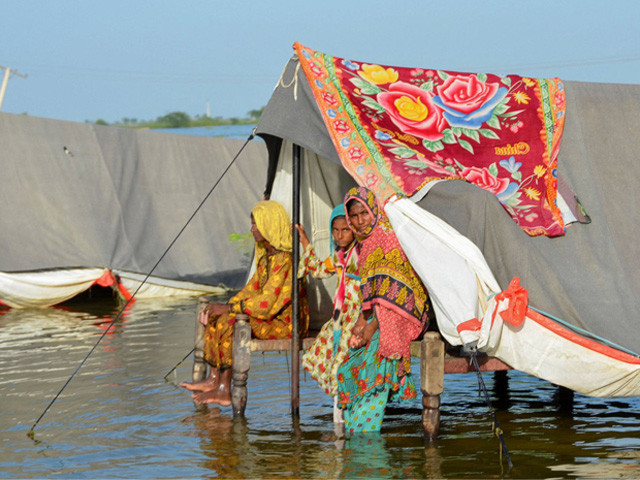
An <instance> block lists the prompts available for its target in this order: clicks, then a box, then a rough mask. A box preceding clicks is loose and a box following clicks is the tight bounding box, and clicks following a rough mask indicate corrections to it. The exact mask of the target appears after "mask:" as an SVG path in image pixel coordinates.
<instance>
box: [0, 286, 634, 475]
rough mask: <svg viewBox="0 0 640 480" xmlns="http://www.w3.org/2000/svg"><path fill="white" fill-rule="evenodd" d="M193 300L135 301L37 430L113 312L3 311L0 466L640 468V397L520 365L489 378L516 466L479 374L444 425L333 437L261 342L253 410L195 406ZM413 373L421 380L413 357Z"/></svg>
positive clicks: (459, 394)
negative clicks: (433, 432)
mask: <svg viewBox="0 0 640 480" xmlns="http://www.w3.org/2000/svg"><path fill="white" fill-rule="evenodd" d="M196 302H197V300H196V299H193V298H186V299H185V298H182V299H163V300H153V301H151V300H138V301H137V302H136V303H135V304H134V305H133V307H132V308H130V309H129V310H128V311H127V312H126V314H125V315H124V316H123V317H122V318H121V320H119V321H118V322H117V323H116V324H115V325H114V327H113V328H112V329H111V330H110V331H109V333H108V334H107V335H105V337H104V338H103V340H102V341H101V342H100V343H99V344H98V346H97V348H96V349H95V351H94V352H93V353H92V354H91V356H90V357H89V358H88V360H87V361H86V362H85V364H84V365H83V366H82V368H81V369H80V370H79V371H78V373H77V374H76V375H75V376H74V378H73V379H72V380H71V382H69V384H68V385H67V387H66V388H65V389H64V390H63V392H62V394H61V395H60V397H59V398H58V399H57V400H56V401H55V402H54V403H53V405H52V406H51V408H50V409H49V410H48V411H47V413H46V415H45V416H44V417H43V418H42V420H40V422H39V423H38V425H37V426H36V428H35V430H34V433H35V436H34V439H33V440H32V439H30V438H29V437H28V435H27V434H28V432H29V429H30V428H31V426H32V425H33V423H34V422H35V421H36V419H37V418H38V416H39V415H40V414H41V413H42V412H43V411H44V410H45V408H46V407H47V405H48V404H49V403H50V402H51V400H52V399H53V398H54V396H55V395H56V394H57V393H58V391H59V390H60V389H61V388H62V386H63V385H64V383H65V382H66V381H67V380H68V378H69V377H70V376H71V375H72V374H73V372H74V370H76V368H77V367H78V365H79V364H80V362H81V361H82V360H83V359H84V358H85V356H86V355H87V353H88V352H89V351H90V350H91V348H92V347H93V346H94V345H95V343H96V341H97V340H98V338H99V337H100V335H102V333H103V332H104V329H105V328H106V325H107V324H108V323H109V322H110V321H111V319H112V318H114V316H115V314H116V313H117V306H115V305H114V304H113V303H112V302H110V301H108V300H95V301H91V302H86V303H85V304H82V303H81V304H75V305H73V306H71V307H66V308H48V309H43V310H37V309H27V310H11V309H0V432H1V433H0V439H1V441H0V477H1V478H501V477H504V478H639V477H640V408H639V407H640V400H639V399H638V398H637V397H634V398H617V399H598V398H590V397H586V396H582V395H578V394H576V395H575V398H574V402H573V406H572V408H570V409H563V408H561V406H560V404H559V403H558V399H557V394H558V389H557V388H556V387H554V386H553V385H550V384H549V383H547V382H545V381H542V380H539V379H537V378H534V377H531V376H529V375H526V374H524V373H521V372H515V371H511V372H509V374H508V377H507V381H508V390H507V394H506V395H505V394H501V393H500V390H499V389H498V388H497V385H496V380H495V379H494V377H493V376H492V375H491V374H485V375H484V377H483V378H484V380H485V383H486V385H487V388H488V389H489V392H490V393H491V399H492V402H493V405H494V407H495V408H496V415H497V418H498V422H499V426H500V427H501V428H502V430H503V431H504V438H505V442H506V445H507V447H508V449H509V452H510V455H511V459H512V461H513V464H514V469H513V470H512V471H511V472H509V473H507V472H506V462H504V460H503V462H502V463H501V461H500V448H499V446H500V444H499V442H498V440H497V438H496V437H495V435H494V434H493V433H492V431H491V420H492V417H491V415H490V414H489V412H488V410H487V406H486V404H485V401H484V398H483V397H481V396H479V394H478V384H477V379H476V376H475V375H474V374H463V375H461V374H458V375H447V376H445V392H444V394H443V395H442V407H441V415H442V416H441V430H440V436H439V438H438V440H437V442H435V443H432V444H429V443H425V442H424V440H423V436H422V431H421V419H420V412H421V410H420V408H421V407H420V400H419V399H417V400H416V401H415V402H414V403H412V404H410V405H408V406H404V407H397V406H394V407H393V408H390V409H389V412H388V415H387V418H386V419H385V422H384V426H383V429H382V432H381V434H380V435H369V436H366V435H363V436H358V437H354V438H351V439H348V440H346V441H345V440H342V439H338V438H337V437H336V436H335V434H334V432H333V424H332V414H331V400H330V399H329V397H327V396H326V395H324V394H323V393H322V392H321V391H320V389H319V388H317V386H316V384H315V383H314V382H313V381H312V380H311V379H310V378H309V377H308V376H304V374H303V375H302V376H301V378H300V395H301V401H300V417H299V419H292V417H291V415H290V410H291V407H290V403H289V372H290V357H289V355H285V354H276V353H271V354H264V355H262V354H254V355H253V357H252V366H251V372H250V375H249V384H248V385H249V400H248V405H247V411H246V417H245V419H234V418H233V416H232V414H231V410H230V408H222V409H220V408H217V407H202V408H196V406H194V404H193V402H192V401H191V399H190V396H189V394H188V393H187V392H186V391H184V390H182V389H181V388H179V387H178V386H177V383H178V382H179V381H182V380H186V379H188V378H189V377H190V373H191V365H192V361H191V359H190V358H189V359H188V360H186V361H185V362H184V363H183V364H182V365H181V366H180V367H179V368H178V369H177V370H176V371H175V372H174V374H172V375H170V376H169V377H168V379H167V381H165V380H164V379H163V377H164V375H165V374H166V373H167V372H168V371H169V370H170V369H171V368H172V367H173V366H174V365H175V364H176V363H178V362H179V361H180V359H182V358H183V357H184V355H185V354H186V353H187V352H189V350H190V349H191V348H192V347H193V336H194V320H195V308H196ZM414 365H415V366H414V372H415V374H416V377H417V378H419V372H418V364H417V362H415V364H414Z"/></svg>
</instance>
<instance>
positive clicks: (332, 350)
mask: <svg viewBox="0 0 640 480" xmlns="http://www.w3.org/2000/svg"><path fill="white" fill-rule="evenodd" d="M329 225H330V227H331V255H330V256H329V257H327V258H326V259H325V260H324V261H322V260H320V259H319V258H318V257H317V256H316V253H315V251H314V249H313V246H312V245H311V243H310V242H309V239H308V238H307V235H306V233H305V230H304V227H303V226H302V225H296V228H297V229H298V232H299V234H300V243H301V244H302V247H303V248H304V254H303V256H302V258H301V259H300V265H299V267H298V277H303V276H304V275H305V274H310V275H311V276H313V277H315V278H320V279H322V278H328V277H330V276H331V275H338V286H337V288H336V293H335V295H334V298H333V316H332V318H331V319H330V320H329V321H327V322H326V323H325V324H324V326H323V327H322V329H321V330H320V333H319V334H318V336H317V338H316V339H315V341H314V343H313V345H311V348H310V349H309V350H308V351H307V352H306V353H305V354H304V355H303V356H302V365H303V366H304V368H306V369H307V370H308V371H309V373H310V374H311V377H312V378H313V379H314V380H316V381H317V382H318V385H319V386H320V388H322V389H323V390H324V391H325V392H326V393H327V394H328V395H331V396H332V397H333V398H334V422H335V423H336V424H340V423H343V420H342V410H340V409H339V408H337V381H336V374H337V370H338V367H339V366H340V364H341V363H342V362H343V361H344V359H345V357H346V355H347V352H348V350H349V347H348V345H347V342H348V340H349V337H350V336H351V330H352V329H353V325H354V324H355V322H356V320H358V315H359V313H360V303H361V297H360V277H359V276H358V254H357V246H356V242H355V237H354V234H353V231H352V230H351V229H350V228H349V225H348V224H347V219H346V214H345V209H344V204H340V205H338V206H337V207H336V208H334V209H333V212H332V213H331V218H330V220H329Z"/></svg>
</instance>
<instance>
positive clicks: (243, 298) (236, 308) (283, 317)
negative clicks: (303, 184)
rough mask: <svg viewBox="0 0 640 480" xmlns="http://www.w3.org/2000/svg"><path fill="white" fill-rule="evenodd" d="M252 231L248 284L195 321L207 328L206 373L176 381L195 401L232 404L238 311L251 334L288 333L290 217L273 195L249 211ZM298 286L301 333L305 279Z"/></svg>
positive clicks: (284, 335)
mask: <svg viewBox="0 0 640 480" xmlns="http://www.w3.org/2000/svg"><path fill="white" fill-rule="evenodd" d="M251 233H252V234H253V238H254V240H255V242H256V255H255V258H256V270H255V273H254V274H253V276H252V277H251V279H250V280H249V282H248V283H247V285H246V286H245V287H244V288H243V289H242V290H240V291H239V292H238V293H237V294H236V295H234V296H233V297H232V298H231V299H230V300H229V301H228V302H227V303H211V304H209V305H208V306H207V308H206V309H205V310H204V312H203V314H202V315H201V317H200V321H201V322H202V323H205V324H206V326H207V328H206V332H205V339H204V354H205V360H206V361H207V363H209V365H210V372H209V376H208V377H207V378H206V379H205V380H204V381H202V382H196V383H189V382H183V383H181V384H180V385H181V386H183V387H185V388H187V389H188V390H192V391H197V392H199V393H195V394H194V395H193V399H194V401H195V402H196V403H218V404H220V405H230V404H231V363H232V358H231V355H232V344H233V343H232V341H233V324H234V322H235V316H236V314H238V313H245V314H247V315H248V316H249V323H250V324H251V331H252V332H253V336H254V337H256V338H260V339H279V338H291V333H292V330H293V329H292V323H291V320H292V310H293V309H292V285H293V278H294V272H293V271H292V269H293V263H292V258H291V221H290V220H289V215H288V214H287V212H286V210H285V209H284V207H283V206H282V205H281V204H280V203H278V202H275V201H272V200H265V201H261V202H258V203H256V205H255V206H254V207H253V210H252V211H251ZM300 286H301V288H300V319H299V326H300V335H301V336H303V335H306V332H307V328H308V326H309V310H308V308H307V302H306V295H305V288H304V282H301V285H300Z"/></svg>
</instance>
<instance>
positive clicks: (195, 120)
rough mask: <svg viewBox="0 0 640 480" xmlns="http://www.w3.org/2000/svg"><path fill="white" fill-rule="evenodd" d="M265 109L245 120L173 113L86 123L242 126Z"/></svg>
mask: <svg viewBox="0 0 640 480" xmlns="http://www.w3.org/2000/svg"><path fill="white" fill-rule="evenodd" d="M263 110H264V107H262V108H260V109H259V110H251V111H249V112H248V113H247V115H248V117H245V118H235V117H234V118H222V117H208V116H207V115H196V116H195V117H191V116H189V114H187V113H185V112H171V113H168V114H166V115H163V116H162V117H158V118H156V119H155V120H138V119H137V118H127V117H125V118H123V119H122V120H120V121H119V122H113V123H108V122H106V121H105V120H102V119H98V120H96V121H95V122H90V121H88V120H87V122H86V123H95V124H96V125H115V126H118V127H128V128H184V127H211V126H216V125H242V124H253V123H257V122H258V120H260V115H262V112H263Z"/></svg>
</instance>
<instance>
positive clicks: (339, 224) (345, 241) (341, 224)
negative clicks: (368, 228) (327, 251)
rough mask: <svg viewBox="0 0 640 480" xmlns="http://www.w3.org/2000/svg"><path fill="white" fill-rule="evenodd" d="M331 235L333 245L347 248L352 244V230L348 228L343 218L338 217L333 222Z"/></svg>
mask: <svg viewBox="0 0 640 480" xmlns="http://www.w3.org/2000/svg"><path fill="white" fill-rule="evenodd" d="M331 235H333V241H334V242H335V244H336V245H337V246H338V247H340V248H347V247H348V246H349V245H351V242H353V230H351V229H350V228H349V225H348V224H347V219H346V218H344V217H338V218H336V219H334V220H333V223H332V224H331Z"/></svg>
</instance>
